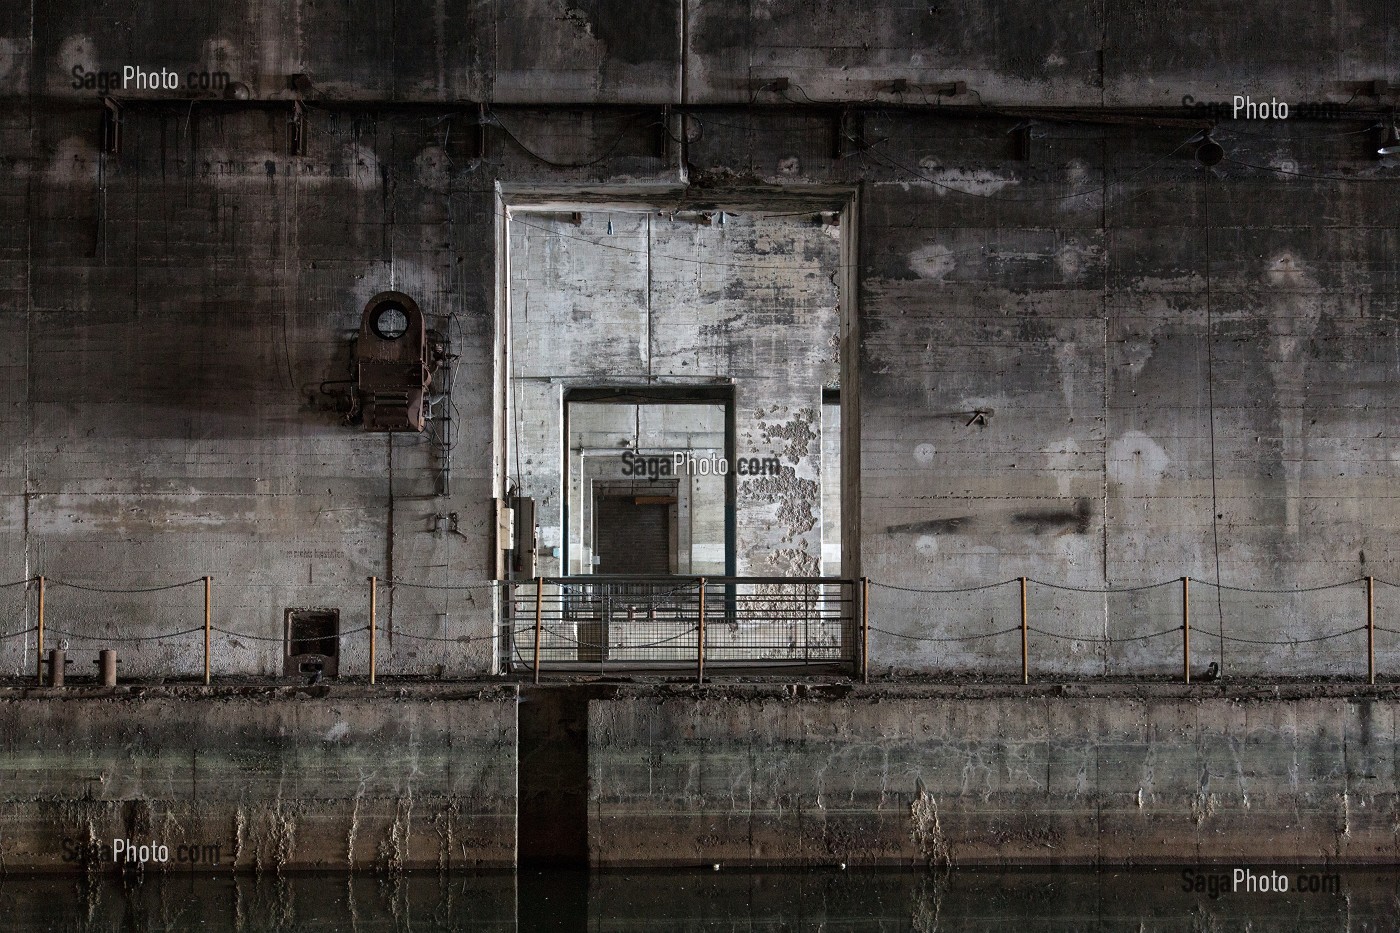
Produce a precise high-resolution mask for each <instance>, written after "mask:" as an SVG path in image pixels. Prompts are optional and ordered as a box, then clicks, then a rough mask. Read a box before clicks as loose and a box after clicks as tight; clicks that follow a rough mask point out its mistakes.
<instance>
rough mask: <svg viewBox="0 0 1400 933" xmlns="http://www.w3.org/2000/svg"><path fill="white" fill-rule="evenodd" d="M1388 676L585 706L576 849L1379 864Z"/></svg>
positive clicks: (1388, 781)
mask: <svg viewBox="0 0 1400 933" xmlns="http://www.w3.org/2000/svg"><path fill="white" fill-rule="evenodd" d="M1397 709H1400V692H1398V691H1397V690H1396V689H1394V688H1385V689H1380V690H1371V691H1356V692H1348V691H1340V690H1328V689H1326V688H1298V687H1293V688H1283V687H1277V688H1258V689H1248V688H1242V687H1241V688H1235V689H1224V688H1216V687H1209V688H1195V689H1187V688H1181V687H1167V686H1157V687H1142V686H1136V687H1119V688H1109V687H1106V688H1103V689H1096V690H1090V689H1074V688H1068V689H1066V688H1049V689H1037V688H1026V689H1016V688H1005V687H1000V688H997V687H962V688H954V687H945V688H937V687H929V688H905V689H900V688H886V687H881V688H879V689H878V690H876V689H874V688H864V689H862V688H851V687H832V688H826V689H821V690H818V689H816V688H813V689H807V688H802V687H796V688H788V689H787V690H786V691H782V690H777V689H772V688H768V689H764V688H748V689H745V690H741V689H739V688H731V689H721V688H715V689H709V690H697V691H695V692H694V693H693V694H692V695H690V696H679V695H677V694H676V692H671V693H666V692H663V691H659V690H657V691H651V692H647V691H643V690H637V691H633V692H632V695H628V693H626V692H625V693H623V694H620V695H619V696H618V698H616V699H614V700H595V701H593V702H592V703H590V706H589V736H588V738H589V755H590V761H589V767H590V778H591V784H590V788H589V795H590V800H589V806H590V814H589V827H590V830H589V831H590V839H589V847H590V856H591V859H592V862H593V864H595V865H608V866H612V865H618V866H620V865H638V864H649V863H659V864H671V865H696V864H700V865H708V864H711V863H722V864H740V865H743V864H775V865H779V864H801V865H818V864H825V865H834V864H838V863H847V864H851V865H901V864H902V865H914V864H929V865H945V864H953V865H980V864H1051V863H1054V864H1066V863H1082V864H1099V865H1115V864H1131V863H1151V862H1179V863H1186V864H1203V863H1211V862H1223V863H1233V864H1246V863H1253V862H1292V863H1319V862H1338V863H1368V862H1376V863H1394V862H1396V861H1397V860H1400V843H1397V831H1396V826H1397V825H1400V822H1398V821H1400V806H1397V804H1398V803H1400V782H1397V774H1396V768H1395V762H1396V752H1397V734H1396V727H1395V720H1396V711H1397Z"/></svg>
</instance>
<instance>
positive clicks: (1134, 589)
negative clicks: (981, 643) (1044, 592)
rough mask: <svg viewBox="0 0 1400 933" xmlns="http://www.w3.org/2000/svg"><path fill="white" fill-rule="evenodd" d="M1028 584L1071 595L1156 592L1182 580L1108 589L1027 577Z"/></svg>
mask: <svg viewBox="0 0 1400 933" xmlns="http://www.w3.org/2000/svg"><path fill="white" fill-rule="evenodd" d="M1026 582H1027V583H1034V584H1035V585H1036V586H1045V587H1049V588H1050V589H1052V590H1068V591H1070V592H1071V593H1140V592H1142V591H1143V590H1155V589H1157V588H1158V587H1163V586H1171V585H1172V584H1174V583H1180V582H1181V579H1180V578H1177V579H1175V580H1163V581H1162V582H1161V583H1147V584H1144V585H1142V586H1111V587H1108V588H1107V589H1100V588H1098V587H1088V586H1066V585H1064V584H1062V583H1050V582H1049V581H1047V580H1037V579H1035V578H1034V577H1027V578H1026Z"/></svg>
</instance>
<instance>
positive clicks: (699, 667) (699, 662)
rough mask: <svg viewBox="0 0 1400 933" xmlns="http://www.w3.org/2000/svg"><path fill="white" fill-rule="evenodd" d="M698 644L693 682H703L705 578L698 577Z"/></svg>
mask: <svg viewBox="0 0 1400 933" xmlns="http://www.w3.org/2000/svg"><path fill="white" fill-rule="evenodd" d="M697 631H698V632H699V644H698V645H697V646H696V647H697V649H698V650H697V651H696V653H695V682H696V683H699V684H703V683H704V682H705V578H704V577H701V578H700V625H699V628H698V629H697Z"/></svg>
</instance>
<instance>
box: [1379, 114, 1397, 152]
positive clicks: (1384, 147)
mask: <svg viewBox="0 0 1400 933" xmlns="http://www.w3.org/2000/svg"><path fill="white" fill-rule="evenodd" d="M1376 155H1378V156H1393V155H1400V128H1397V127H1396V125H1395V116H1394V114H1392V115H1391V117H1390V131H1389V132H1388V133H1386V134H1385V139H1384V140H1383V141H1382V142H1381V147H1380V148H1379V149H1377V150H1376Z"/></svg>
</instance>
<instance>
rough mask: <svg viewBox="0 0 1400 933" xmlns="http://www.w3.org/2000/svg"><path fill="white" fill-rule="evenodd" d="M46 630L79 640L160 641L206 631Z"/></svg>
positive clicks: (190, 629) (195, 629)
mask: <svg viewBox="0 0 1400 933" xmlns="http://www.w3.org/2000/svg"><path fill="white" fill-rule="evenodd" d="M44 631H45V632H48V633H49V634H51V635H62V636H63V637H65V638H76V639H78V640H79V641H118V642H129V641H160V640H161V639H162V638H179V637H180V636H181V635H192V634H194V633H195V632H202V631H204V626H202V625H201V626H198V627H197V628H189V629H185V630H184V631H183V632H165V633H163V634H160V635H83V634H81V633H79V632H65V631H63V630H62V629H56V628H45V629H44Z"/></svg>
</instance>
